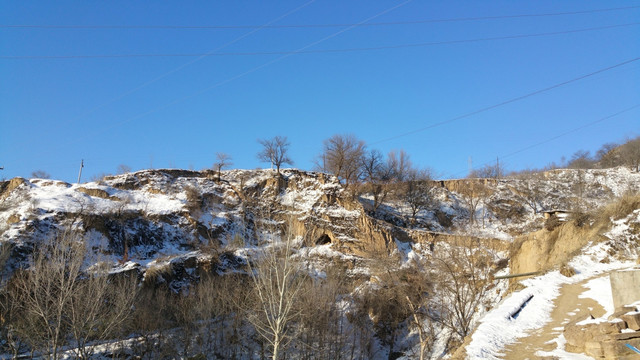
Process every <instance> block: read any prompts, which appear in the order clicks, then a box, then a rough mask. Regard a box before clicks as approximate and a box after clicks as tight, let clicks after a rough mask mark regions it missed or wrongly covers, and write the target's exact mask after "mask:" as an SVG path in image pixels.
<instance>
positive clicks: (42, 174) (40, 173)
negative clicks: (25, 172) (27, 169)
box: [31, 170, 51, 179]
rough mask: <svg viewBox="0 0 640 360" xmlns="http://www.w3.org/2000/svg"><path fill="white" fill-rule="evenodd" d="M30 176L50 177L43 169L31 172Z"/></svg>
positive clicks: (38, 177)
mask: <svg viewBox="0 0 640 360" xmlns="http://www.w3.org/2000/svg"><path fill="white" fill-rule="evenodd" d="M31 177H32V178H36V179H51V175H49V173H48V172H46V171H44V170H36V171H34V172H32V173H31Z"/></svg>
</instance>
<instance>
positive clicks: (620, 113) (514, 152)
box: [453, 104, 640, 176]
mask: <svg viewBox="0 0 640 360" xmlns="http://www.w3.org/2000/svg"><path fill="white" fill-rule="evenodd" d="M638 108H640V104H636V105H633V106H631V107H628V108H626V109H623V110H620V111H618V112H616V113H614V114H611V115H608V116H605V117H602V118H599V119H597V120H594V121H591V122H588V123H586V124H583V125H581V126H578V127H576V128H573V129H571V130H567V131H565V132H563V133H560V134H558V135H555V136H553V137H550V138H548V139H546V140H542V141H540V142H537V143H534V144H531V145H528V146H525V147H523V148H520V149H518V150H514V151H512V152H510V153H508V154H505V155H502V156H499V157H498V158H500V159H506V158H510V157H512V156H514V155H517V154H520V153H522V152H525V151H527V150H531V149H533V148H535V147H538V146H541V145H544V144H548V143H550V142H552V141H554V140H557V139H559V138H561V137H564V136H567V135H569V134H573V133H575V132H578V131H580V130H582V129H585V128H588V127H590V126H593V125H596V124H598V123H601V122H604V121H606V120H610V119H612V118H614V117H616V116H619V115H622V114H624V113H627V112H629V111H631V110H635V109H638ZM492 164H493V162H487V163H484V164H482V165H481V166H479V167H475V168H476V169H478V168H482V167H483V166H487V165H492ZM465 171H466V170H463V171H459V172H457V173H455V174H453V176H458V175H461V174H464V173H465Z"/></svg>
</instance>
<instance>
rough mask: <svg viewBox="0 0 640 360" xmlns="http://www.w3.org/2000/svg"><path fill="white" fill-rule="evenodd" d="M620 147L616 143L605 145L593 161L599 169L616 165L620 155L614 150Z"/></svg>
mask: <svg viewBox="0 0 640 360" xmlns="http://www.w3.org/2000/svg"><path fill="white" fill-rule="evenodd" d="M619 146H620V144H617V143H606V144H604V145H602V146H601V147H600V149H598V151H597V152H596V156H595V160H596V161H597V162H598V165H599V167H601V168H610V167H614V166H616V165H618V163H619V162H620V154H619V152H618V151H616V149H617V148H618V147H619Z"/></svg>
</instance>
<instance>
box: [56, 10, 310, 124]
mask: <svg viewBox="0 0 640 360" xmlns="http://www.w3.org/2000/svg"><path fill="white" fill-rule="evenodd" d="M315 1H316V0H310V1H308V2H306V3H304V4H302V5H300V6H298V7H296V8H294V9H293V10H289V11H287V12H286V13H284V14H282V15H280V16H278V17H277V18H274V19H272V20H270V21H268V22H266V23H265V24H264V25H263V27H265V26H268V25H270V24H273V23H275V22H277V21H280V20H282V19H284V18H285V17H287V16H289V15H291V14H293V13H295V12H297V11H299V10H301V9H303V8H305V7H307V6H309V5H311V4H312V3H314V2H315ZM263 27H258V28H256V29H253V30H251V31H248V32H246V33H244V34H242V35H240V36H238V37H236V38H234V39H233V40H231V41H228V42H226V43H224V44H222V45H220V46H218V47H216V48H214V49H212V50H211V51H208V52H206V53H204V54H201V55H199V56H198V57H197V58H196V59H192V60H189V61H187V62H186V63H184V64H182V65H179V66H178V67H176V68H173V69H171V70H169V71H167V72H165V73H162V74H160V75H158V76H156V77H155V78H153V79H151V80H149V81H146V82H144V83H142V84H140V85H138V86H136V87H134V88H131V89H129V90H127V91H125V92H124V93H122V94H120V95H118V96H116V97H114V98H111V99H109V100H107V101H105V102H103V103H101V104H100V105H98V106H95V107H93V108H91V109H90V110H89V111H87V112H85V113H83V114H81V115H79V116H77V117H75V118H73V119H71V120H69V121H67V122H66V123H65V124H63V125H68V124H70V123H73V122H75V121H77V120H79V119H82V118H84V117H86V116H88V115H90V114H92V113H94V112H96V111H97V110H99V109H101V108H103V107H105V106H107V105H110V104H112V103H114V102H116V101H118V100H120V99H122V98H124V97H126V96H128V95H131V94H133V93H135V92H137V91H139V90H141V89H143V88H145V87H147V86H149V85H151V84H153V83H155V82H158V81H160V80H162V79H164V78H166V77H167V76H169V75H171V74H174V73H176V72H178V71H180V70H182V69H184V68H186V67H188V66H191V65H192V64H195V63H196V62H198V61H200V60H202V59H204V58H206V57H207V56H208V55H210V54H213V53H215V52H216V51H220V50H222V49H224V48H226V47H227V46H230V45H233V44H235V43H237V42H239V41H240V40H242V39H244V38H246V37H248V36H250V35H252V34H254V33H256V32H258V31H260V30H261V29H262V28H263Z"/></svg>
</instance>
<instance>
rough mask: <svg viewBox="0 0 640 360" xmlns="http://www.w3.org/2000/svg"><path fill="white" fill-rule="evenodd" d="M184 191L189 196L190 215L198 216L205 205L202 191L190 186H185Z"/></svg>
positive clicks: (187, 206) (188, 207)
mask: <svg viewBox="0 0 640 360" xmlns="http://www.w3.org/2000/svg"><path fill="white" fill-rule="evenodd" d="M184 191H185V193H186V195H187V205H186V208H187V210H189V213H190V214H192V215H195V216H197V215H198V213H199V212H200V211H201V210H202V205H203V198H202V194H201V193H200V190H199V189H198V188H197V187H195V186H191V185H189V186H185V188H184Z"/></svg>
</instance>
